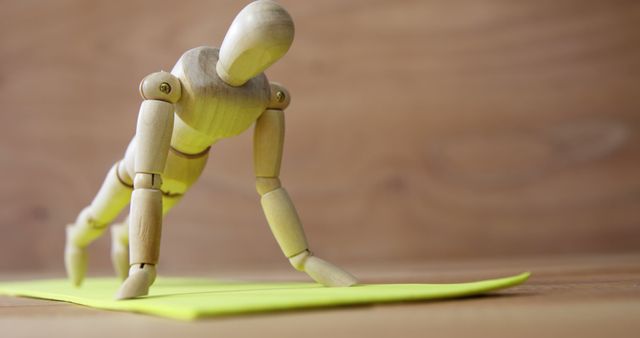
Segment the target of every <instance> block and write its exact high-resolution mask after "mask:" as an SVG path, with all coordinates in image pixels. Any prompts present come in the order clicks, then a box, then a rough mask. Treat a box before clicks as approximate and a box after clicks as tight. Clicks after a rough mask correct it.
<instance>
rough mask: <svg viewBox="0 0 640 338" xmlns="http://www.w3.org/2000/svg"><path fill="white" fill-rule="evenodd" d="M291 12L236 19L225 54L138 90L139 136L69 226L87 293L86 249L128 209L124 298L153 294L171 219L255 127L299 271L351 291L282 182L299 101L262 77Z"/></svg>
mask: <svg viewBox="0 0 640 338" xmlns="http://www.w3.org/2000/svg"><path fill="white" fill-rule="evenodd" d="M293 35H294V26H293V21H292V19H291V17H290V16H289V13H287V11H286V10H285V9H284V8H282V7H281V6H280V5H278V4H276V3H275V2H272V1H269V0H259V1H255V2H252V3H250V4H249V5H247V6H246V7H245V8H244V9H242V10H241V11H240V13H238V15H237V16H236V18H235V19H234V20H233V23H232V24H231V27H230V28H229V30H228V32H227V34H226V36H225V38H224V41H223V42H222V45H221V47H220V49H218V48H213V47H197V48H194V49H191V50H188V51H187V52H185V53H184V54H183V55H182V56H181V57H180V59H179V60H178V61H177V63H176V65H175V66H174V67H173V69H172V70H171V72H157V73H152V74H149V75H148V76H146V77H145V78H144V79H143V80H142V82H141V83H140V94H141V96H142V98H143V99H144V100H143V102H142V104H141V106H140V111H139V113H138V121H137V126H136V134H135V136H134V138H133V139H132V140H131V142H130V143H129V146H128V147H127V150H126V152H125V154H124V157H123V159H122V160H120V161H118V162H117V163H116V164H114V165H113V167H112V168H111V170H110V171H109V173H108V174H107V177H106V178H105V180H104V182H103V183H102V186H101V187H100V189H99V190H98V193H97V195H96V196H95V198H94V199H93V201H92V202H91V204H89V206H87V207H86V208H84V209H83V210H82V211H81V212H80V214H79V216H78V217H77V219H76V221H75V222H74V223H72V224H70V225H68V226H67V229H66V234H67V237H66V245H65V255H64V256H65V267H66V270H67V274H68V276H69V279H70V280H71V281H72V283H73V284H74V285H76V286H80V285H81V284H82V281H83V279H84V276H85V273H86V270H87V262H88V259H87V254H86V248H87V246H88V245H89V244H91V243H92V242H93V241H94V240H96V239H97V238H98V237H100V236H101V235H102V234H103V233H104V232H105V230H106V229H107V227H108V225H109V224H111V223H112V222H113V220H114V218H115V217H116V216H117V215H118V214H119V213H120V212H121V211H122V209H124V208H125V206H126V205H127V204H130V212H129V216H128V217H127V218H126V219H125V221H124V222H122V223H120V224H114V225H113V226H112V227H111V235H112V250H111V258H112V262H113V265H114V268H115V270H116V272H117V274H118V275H119V276H120V278H121V279H122V280H123V283H122V285H121V287H120V289H119V290H118V292H117V294H116V298H117V299H127V298H135V297H139V296H143V295H146V294H147V293H148V291H149V287H150V286H151V285H152V284H153V282H154V280H155V276H156V266H157V264H158V260H159V255H160V238H161V235H162V219H163V216H164V215H166V213H167V212H168V211H169V210H170V209H171V208H172V207H173V206H174V205H176V204H177V203H178V202H179V201H180V199H181V198H182V196H183V195H184V194H185V193H186V192H187V191H188V190H189V188H190V187H191V186H192V185H193V184H194V183H195V182H196V181H197V180H198V177H199V176H200V174H201V173H202V170H203V169H204V167H205V165H206V163H207V159H208V153H209V149H210V148H211V146H212V145H214V144H215V143H216V142H217V141H218V140H220V139H223V138H227V137H231V136H235V135H238V134H240V133H242V132H243V131H245V130H247V129H248V128H249V127H251V126H252V125H254V171H255V176H256V190H257V191H258V194H259V195H260V202H261V204H262V209H263V211H264V215H265V217H266V219H267V223H268V224H269V227H270V228H271V231H272V233H273V235H274V237H275V239H276V241H277V243H278V245H279V246H280V248H281V249H282V252H283V253H284V255H285V256H286V257H287V258H288V259H289V261H290V263H291V265H292V266H293V267H294V268H295V269H297V270H300V271H304V272H306V273H307V274H308V275H309V276H310V277H311V278H313V279H314V280H315V281H317V282H318V283H321V284H324V285H326V286H350V285H354V284H356V282H357V281H356V279H355V278H354V277H353V276H352V275H351V274H349V273H348V272H346V271H344V270H342V269H340V268H339V267H337V266H335V265H333V264H331V263H329V262H327V261H324V260H322V259H320V258H318V257H316V256H314V255H312V254H311V251H310V250H309V246H308V244H307V240H306V237H305V234H304V231H303V228H302V223H301V221H300V218H299V217H298V213H297V212H296V209H295V207H294V205H293V202H292V200H291V198H290V197H289V194H288V193H287V191H286V190H285V188H284V187H283V186H282V183H281V182H280V179H279V175H280V162H281V159H282V148H283V143H284V116H285V114H284V110H285V109H286V108H287V107H288V106H289V103H290V102H291V95H289V92H288V91H287V89H286V88H285V87H283V86H282V85H280V84H277V83H273V82H269V80H268V79H267V77H266V76H265V75H264V73H263V72H264V71H265V70H266V69H267V68H268V67H269V66H271V65H272V64H273V63H275V62H276V61H278V60H279V59H280V58H282V56H284V54H285V53H286V52H287V51H288V50H289V47H290V46H291V43H292V42H293Z"/></svg>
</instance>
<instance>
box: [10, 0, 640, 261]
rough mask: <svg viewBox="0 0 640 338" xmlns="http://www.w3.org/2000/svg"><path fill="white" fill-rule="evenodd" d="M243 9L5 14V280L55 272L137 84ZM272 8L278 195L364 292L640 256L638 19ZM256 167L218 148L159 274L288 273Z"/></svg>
mask: <svg viewBox="0 0 640 338" xmlns="http://www.w3.org/2000/svg"><path fill="white" fill-rule="evenodd" d="M245 3H246V2H245V1H229V0H226V1H211V0H207V1H204V0H203V1H81V0H74V1H70V0H64V1H51V2H43V1H34V0H29V1H22V0H21V1H18V0H12V1H9V0H2V1H1V2H0V8H2V10H1V11H0V102H1V103H2V112H1V113H0V172H1V173H2V176H3V182H2V194H1V195H0V205H2V207H1V208H0V269H3V270H9V271H21V270H31V271H33V270H46V271H60V272H61V271H62V248H63V242H64V234H63V232H64V231H63V230H64V226H65V225H66V224H67V223H69V222H71V221H73V220H74V219H75V217H76V215H77V213H78V212H79V211H80V210H81V209H82V208H83V207H84V206H85V205H86V204H87V203H89V201H90V200H91V198H92V197H93V195H94V193H95V192H96V191H97V188H98V187H99V185H100V183H101V181H102V179H103V177H104V175H105V173H106V171H107V170H108V169H109V167H110V165H111V164H112V163H113V162H114V161H116V160H118V159H119V158H120V157H121V156H122V154H123V152H124V148H125V146H126V144H127V143H128V141H129V139H130V137H131V136H132V135H133V132H134V130H135V120H136V113H137V111H138V106H139V102H140V98H139V96H138V93H137V87H138V83H139V81H140V79H142V77H144V76H145V75H146V74H148V73H150V72H154V71H157V70H160V69H164V70H170V69H171V68H172V66H173V64H174V62H175V61H176V60H177V59H178V57H179V56H180V54H181V53H182V52H183V51H185V50H187V49H189V48H192V47H195V46H199V45H215V46H218V45H219V44H220V43H221V41H222V38H223V36H224V33H225V32H226V28H227V27H228V25H229V24H230V22H231V21H232V19H233V17H234V15H235V14H236V13H237V11H239V10H240V9H241V8H242V7H243V6H244V4H245ZM281 3H283V4H284V5H285V6H286V7H287V9H288V10H289V11H290V13H291V15H292V16H293V18H294V20H295V22H296V40H295V42H294V46H293V47H292V49H291V51H290V52H289V54H288V55H287V56H286V57H285V58H284V59H283V60H282V61H281V62H280V63H278V64H276V65H275V66H274V67H272V68H271V69H270V70H269V71H268V72H267V75H268V76H269V77H270V79H272V80H275V81H278V82H281V83H283V84H285V85H286V86H287V87H288V88H289V89H290V91H291V93H292V96H293V103H292V105H291V107H290V109H289V110H288V112H287V119H288V120H287V122H288V124H287V128H288V133H287V143H286V146H285V159H284V163H283V173H282V177H283V181H284V182H285V184H286V185H287V187H288V189H289V191H290V193H291V195H292V196H293V198H294V201H295V202H296V204H297V206H298V208H299V211H300V214H301V216H302V219H303V221H304V222H305V226H306V230H307V232H308V236H309V238H310V243H311V245H312V248H313V249H314V250H315V251H317V252H318V253H320V254H322V255H323V256H324V257H326V258H329V259H332V260H334V261H336V262H339V263H342V264H344V265H347V266H350V267H352V270H354V271H355V272H356V273H357V271H358V268H357V266H359V265H360V264H368V262H381V261H383V262H393V261H401V260H403V261H427V260H438V259H443V258H460V259H463V258H476V257H494V256H527V255H539V254H545V255H548V254H551V255H553V254H582V253H614V252H615V253H619V252H638V251H640V224H639V223H640V85H639V82H640V3H639V2H637V1H623V0H614V1H604V0H602V1H577V0H576V1H569V0H562V1H551V0H543V1H528V2H525V1H510V0H482V1H472V0H465V1H443V0H438V1H371V0H366V1H365V0H356V1H339V0H331V1H317V2H313V4H312V3H310V2H306V1H293V0H289V1H281ZM251 158H252V155H251V132H250V131H249V132H247V133H245V134H243V135H241V136H239V137H237V138H235V139H229V140H225V141H223V142H221V143H220V144H218V145H217V146H216V147H215V148H214V149H213V151H212V154H211V158H210V163H209V167H208V168H207V170H206V171H205V173H204V174H203V177H202V179H201V181H200V182H199V184H197V185H196V186H195V187H194V188H193V190H192V191H191V192H190V193H189V194H188V195H187V196H186V198H185V199H184V200H183V202H182V203H181V204H180V205H179V206H178V207H177V208H176V209H175V210H174V211H173V212H172V213H171V214H170V215H169V217H168V220H167V222H166V226H165V230H164V238H163V248H162V255H161V256H162V259H161V260H162V266H163V268H162V269H163V271H173V272H180V271H186V269H188V270H193V269H200V270H202V271H206V272H211V273H215V271H216V269H224V268H227V267H231V266H234V267H235V268H241V269H242V268H246V269H250V268H251V267H252V266H258V265H259V266H275V267H284V266H286V265H287V262H286V261H285V260H284V259H283V257H282V256H281V253H280V252H279V250H278V248H277V246H276V244H275V241H274V240H273V239H272V237H271V234H270V233H269V231H268V227H267V225H266V222H265V221H264V219H263V217H262V215H261V211H260V208H259V202H258V197H257V194H256V193H255V191H254V186H253V177H252V165H251ZM108 250H109V240H108V235H107V236H105V238H103V239H101V240H99V241H98V242H97V243H96V244H95V245H94V246H93V247H92V249H91V254H92V262H93V263H94V268H93V269H94V270H106V271H108V269H109V268H110V263H109V258H108V256H109V254H108ZM183 269H184V270H183Z"/></svg>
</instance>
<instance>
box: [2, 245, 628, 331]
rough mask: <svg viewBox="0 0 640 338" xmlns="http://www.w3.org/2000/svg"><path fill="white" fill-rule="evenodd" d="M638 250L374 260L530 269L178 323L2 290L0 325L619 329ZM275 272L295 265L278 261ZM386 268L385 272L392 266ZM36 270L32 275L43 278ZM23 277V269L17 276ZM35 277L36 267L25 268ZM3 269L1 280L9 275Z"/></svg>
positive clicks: (476, 273) (377, 275) (455, 276)
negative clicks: (462, 289)
mask: <svg viewBox="0 0 640 338" xmlns="http://www.w3.org/2000/svg"><path fill="white" fill-rule="evenodd" d="M639 260H640V256H639V255H637V254H636V255H615V256H605V255H586V256H577V257H566V256H565V257H554V256H542V257H538V258H535V259H513V258H511V259H501V260H495V259H491V260H486V259H485V260H477V259H476V260H467V261H461V262H455V261H446V260H445V261H441V262H439V263H437V264H424V263H423V264H409V265H407V264H405V263H397V264H378V265H376V264H372V265H369V267H368V268H367V269H366V270H367V271H368V272H365V271H364V270H362V271H361V274H362V275H363V277H364V278H365V279H366V281H368V282H373V281H376V282H389V283H394V282H396V283H397V282H407V281H411V282H432V283H449V282H455V281H462V280H477V279H484V278H492V277H496V276H506V275H509V274H513V273H517V272H520V271H522V270H521V269H522V268H523V267H526V268H527V269H530V270H532V271H533V275H532V277H531V279H530V280H529V281H527V282H526V283H525V284H523V285H520V286H517V287H515V288H513V289H509V290H504V291H500V292H497V293H493V294H491V295H488V296H484V297H473V298H467V299H462V300H454V301H436V302H411V303H402V304H387V305H380V306H355V307H342V308H336V309H322V310H307V311H289V312H284V313H282V312H281V313H273V314H262V315H253V316H241V317H226V318H216V319H212V320H201V321H198V322H195V323H180V322H175V321H171V320H166V319H161V318H154V317H150V316H145V315H136V314H130V313H119V312H112V311H102V310H95V309H90V308H86V307H83V306H77V305H72V304H65V303H60V302H49V301H40V300H33V299H27V298H9V297H0V329H2V331H3V332H10V333H11V336H12V337H34V336H42V335H47V334H50V333H51V332H55V334H56V335H58V336H61V337H76V336H78V337H85V336H86V332H88V331H91V332H92V336H94V337H119V336H124V335H127V334H130V333H131V332H135V333H136V335H137V336H140V337H156V338H162V337H175V336H188V337H211V336H212V335H216V336H223V337H258V336H265V337H282V338H288V337H300V332H304V336H305V337H309V338H312V337H349V338H351V337H372V338H376V337H385V338H386V337H389V336H390V335H396V336H398V337H420V338H422V337H425V336H434V337H470V336H473V337H480V338H482V337H488V338H501V337H525V338H528V337H532V338H534V337H535V338H539V337H582V338H591V337H594V338H595V337H598V338H599V337H619V338H632V337H636V336H637V335H638V330H640V323H638V317H639V316H640V290H639V289H638V282H637V281H638V279H639V278H640V270H639V269H638V261H639ZM268 270H269V271H270V276H271V277H272V278H273V277H275V276H277V280H292V279H295V278H296V277H298V278H300V275H299V274H296V273H295V272H292V271H290V270H283V271H282V272H281V273H280V274H276V275H274V274H273V272H274V271H273V269H271V268H269V269H268ZM389 272H391V274H390V273H389ZM237 273H240V274H246V273H250V275H245V276H244V278H245V279H246V278H248V279H251V280H264V278H263V277H264V275H262V274H260V271H257V270H256V271H247V270H244V269H242V270H240V271H236V272H231V271H227V272H226V273H222V274H220V273H218V274H216V275H215V277H216V278H220V277H228V278H233V279H238V278H239V275H238V274H237ZM41 276H42V275H41V274H40V275H38V277H41ZM21 277H22V278H29V276H21ZM31 277H34V276H31ZM16 278H18V277H17V276H13V275H6V274H4V273H3V274H1V275H0V280H7V281H8V280H15V279H16Z"/></svg>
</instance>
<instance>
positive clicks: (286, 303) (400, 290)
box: [0, 272, 529, 320]
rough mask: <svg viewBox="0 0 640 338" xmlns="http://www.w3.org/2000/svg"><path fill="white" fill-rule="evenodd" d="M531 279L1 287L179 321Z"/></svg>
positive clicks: (430, 295) (432, 294)
mask: <svg viewBox="0 0 640 338" xmlns="http://www.w3.org/2000/svg"><path fill="white" fill-rule="evenodd" d="M528 277H529V273H528V272H527V273H522V274H519V275H516V276H512V277H506V278H499V279H491V280H484V281H477V282H471V283H457V284H364V285H357V286H353V287H348V288H328V287H323V286H321V285H318V284H315V283H253V282H223V281H216V280H210V279H200V278H167V277H164V278H162V277H161V278H158V280H157V281H156V283H155V284H154V285H153V287H152V288H151V292H150V294H149V296H146V297H143V298H139V299H132V300H124V301H115V300H113V295H114V294H115V292H116V290H117V289H118V286H119V285H120V282H119V281H118V280H116V279H115V278H89V279H87V280H86V281H85V282H84V284H83V286H82V287H81V288H74V287H73V286H71V285H70V283H69V281H67V280H65V279H52V280H36V281H24V282H10V283H0V294H5V295H15V296H26V297H33V298H43V299H51V300H58V301H65V302H70V303H76V304H81V305H86V306H90V307H94V308H99V309H105V310H117V311H130V312H139V313H146V314H152V315H157V316H163V317H168V318H174V319H180V320H193V319H197V318H205V317H215V316H225V315H236V314H246V313H256V312H269V311H282V310H296V309H305V308H320V307H331V306H341V305H364V304H374V303H388V302H404V301H420V300H431V299H444V298H459V297H466V296H473V295H478V294H482V293H486V292H489V291H495V290H499V289H504V288H508V287H511V286H514V285H518V284H520V283H522V282H524V281H525V280H527V278H528Z"/></svg>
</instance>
